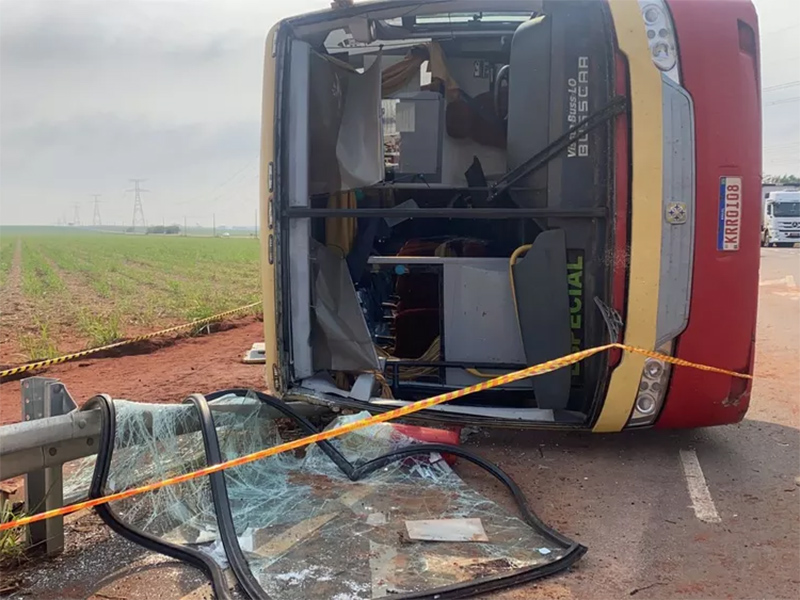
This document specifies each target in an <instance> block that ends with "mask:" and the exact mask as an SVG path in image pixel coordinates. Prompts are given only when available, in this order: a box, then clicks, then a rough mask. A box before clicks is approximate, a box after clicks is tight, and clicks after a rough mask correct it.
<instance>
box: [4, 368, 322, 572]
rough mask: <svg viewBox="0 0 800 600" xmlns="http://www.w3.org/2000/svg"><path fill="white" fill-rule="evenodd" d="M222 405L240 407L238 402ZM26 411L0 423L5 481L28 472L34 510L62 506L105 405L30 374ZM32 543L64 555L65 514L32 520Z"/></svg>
mask: <svg viewBox="0 0 800 600" xmlns="http://www.w3.org/2000/svg"><path fill="white" fill-rule="evenodd" d="M290 404H291V405H292V406H293V408H294V409H295V410H296V411H297V412H299V413H300V414H303V415H304V416H312V415H314V414H319V412H321V411H324V410H326V409H325V408H324V407H322V406H317V405H311V404H306V403H303V402H292V403H290ZM174 406H176V405H174V404H173V405H170V404H166V405H164V407H163V408H164V409H165V410H169V409H170V408H171V407H174ZM218 410H220V411H224V410H231V411H235V410H237V407H235V406H231V407H230V408H228V407H219V409H218ZM261 411H262V413H263V414H262V416H264V417H267V418H273V419H274V418H278V417H282V416H283V415H282V413H280V412H278V411H277V410H275V409H273V408H271V407H269V406H266V405H265V406H263V407H262V408H261ZM22 416H23V419H24V420H23V421H22V422H20V423H13V424H11V425H3V426H0V481H2V480H5V479H11V478H12V477H18V476H20V475H25V512H26V514H28V515H33V514H37V513H41V512H45V511H48V510H51V509H55V508H61V507H62V506H63V505H64V491H63V490H64V487H63V466H64V464H65V463H68V462H70V461H73V460H77V459H80V458H85V457H87V456H91V455H93V454H96V453H97V449H98V447H99V445H100V444H99V441H100V434H101V429H102V426H103V424H102V416H101V414H100V410H99V409H98V410H87V411H81V410H78V406H77V404H76V403H75V401H74V400H73V399H72V396H70V394H69V392H68V391H67V388H66V386H65V385H64V384H63V383H61V382H60V381H58V380H57V379H51V378H48V377H29V378H27V379H24V380H23V381H22ZM188 421H191V420H188ZM196 430H197V428H194V429H192V430H189V429H187V430H186V431H183V432H178V434H179V435H180V434H181V433H191V432H192V431H196ZM72 500H74V499H72ZM28 543H29V545H31V546H33V545H37V546H42V547H44V549H45V551H46V553H47V554H48V555H50V556H54V555H57V554H59V553H60V552H61V551H62V550H63V549H64V520H63V517H56V518H52V519H48V520H46V521H42V522H39V523H32V524H30V525H29V526H28Z"/></svg>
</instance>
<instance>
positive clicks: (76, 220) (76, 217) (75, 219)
mask: <svg viewBox="0 0 800 600" xmlns="http://www.w3.org/2000/svg"><path fill="white" fill-rule="evenodd" d="M72 206H73V209H74V210H73V212H72V224H73V225H74V226H75V227H80V225H81V215H80V206H81V205H80V204H78V203H77V202H76V203H75V204H73V205H72Z"/></svg>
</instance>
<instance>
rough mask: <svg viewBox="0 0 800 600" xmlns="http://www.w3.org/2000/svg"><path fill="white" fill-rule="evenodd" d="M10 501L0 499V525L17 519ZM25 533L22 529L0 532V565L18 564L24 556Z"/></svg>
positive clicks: (17, 516) (3, 498)
mask: <svg viewBox="0 0 800 600" xmlns="http://www.w3.org/2000/svg"><path fill="white" fill-rule="evenodd" d="M19 517H20V515H18V514H15V513H14V508H13V503H12V502H11V500H9V499H7V498H5V497H0V523H7V522H8V521H13V520H14V519H17V518H19ZM25 549H26V548H25V531H24V529H23V528H22V527H16V528H14V529H8V530H6V531H3V532H0V564H2V563H10V564H13V563H19V562H20V561H21V560H22V559H23V558H24V556H25Z"/></svg>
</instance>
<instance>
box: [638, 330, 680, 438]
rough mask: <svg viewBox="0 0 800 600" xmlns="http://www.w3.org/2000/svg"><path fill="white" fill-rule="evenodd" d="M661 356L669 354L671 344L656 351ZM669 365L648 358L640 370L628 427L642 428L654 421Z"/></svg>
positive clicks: (664, 388) (660, 403)
mask: <svg viewBox="0 0 800 600" xmlns="http://www.w3.org/2000/svg"><path fill="white" fill-rule="evenodd" d="M658 351H659V352H660V353H661V354H671V353H672V344H671V343H669V344H665V345H664V346H662V347H661V348H659V349H658ZM669 374H670V364H669V363H667V362H664V361H663V360H658V359H656V358H648V359H647V360H646V361H645V363H644V368H643V369H642V378H641V380H640V381H639V392H638V393H637V394H636V402H635V403H634V405H633V412H632V413H631V417H630V419H628V427H643V426H645V425H652V423H653V422H654V421H655V420H656V417H657V416H658V413H659V411H660V410H661V405H662V404H663V403H664V397H665V396H666V394H667V385H668V384H669Z"/></svg>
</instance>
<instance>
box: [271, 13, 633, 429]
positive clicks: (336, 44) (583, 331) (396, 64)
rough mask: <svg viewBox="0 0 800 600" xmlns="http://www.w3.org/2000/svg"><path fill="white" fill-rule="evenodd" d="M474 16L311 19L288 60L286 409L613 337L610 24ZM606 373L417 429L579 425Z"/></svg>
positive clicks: (391, 393) (557, 382)
mask: <svg viewBox="0 0 800 600" xmlns="http://www.w3.org/2000/svg"><path fill="white" fill-rule="evenodd" d="M460 4H463V5H464V6H463V7H460ZM477 4H478V3H476V2H470V1H467V2H462V3H458V2H448V3H447V6H448V10H447V11H446V14H443V12H444V11H441V9H438V10H437V5H436V3H433V4H431V5H423V6H422V7H420V6H419V5H418V4H414V5H413V7H412V8H409V7H408V6H405V4H404V3H402V2H393V3H383V4H378V5H375V6H376V8H375V9H373V10H372V11H371V12H370V13H369V14H368V15H367V16H364V15H363V14H359V15H356V16H353V17H351V18H347V15H346V14H345V15H342V14H341V13H336V12H332V13H331V12H329V13H327V14H325V15H322V14H321V15H318V16H317V17H316V18H309V17H306V18H305V19H304V20H303V21H302V22H299V23H294V24H293V27H292V34H290V35H287V36H285V37H284V38H283V43H281V44H280V46H279V47H278V48H277V49H276V52H277V53H278V56H279V62H278V65H279V76H278V80H279V81H281V84H280V86H279V92H278V98H277V106H278V112H277V114H278V115H280V117H279V118H278V122H277V123H276V128H277V134H276V140H277V144H276V146H277V148H278V155H277V157H276V159H277V160H276V163H277V166H276V169H275V172H276V174H277V177H276V180H275V181H274V186H275V191H276V194H275V203H276V204H277V206H275V207H274V208H273V210H275V211H276V212H277V219H276V230H277V234H276V246H275V253H276V254H277V256H276V257H270V258H271V259H272V258H274V259H275V262H276V265H277V269H278V273H279V298H278V300H279V304H280V310H279V315H280V323H279V334H280V336H281V347H280V351H281V352H282V353H283V354H282V361H281V362H282V365H283V368H282V370H281V373H280V374H279V376H280V377H281V378H282V379H283V382H284V384H285V387H286V389H288V390H289V392H290V394H291V395H300V396H304V397H306V398H307V397H317V398H319V399H323V400H325V401H328V402H336V403H338V404H344V405H347V406H351V407H353V408H358V407H360V408H365V407H366V408H369V409H370V410H385V409H389V408H392V407H396V406H401V405H403V404H405V403H408V402H411V401H415V400H418V399H421V398H425V397H429V396H432V395H435V394H439V393H442V392H445V391H449V390H453V389H460V388H463V387H465V386H469V385H472V384H475V383H479V382H482V381H486V380H487V379H489V378H492V377H495V376H498V375H501V374H503V373H508V372H511V371H515V370H519V369H522V368H525V367H527V366H530V365H534V364H538V363H541V362H543V361H546V360H550V359H553V358H557V357H561V356H564V355H567V354H570V353H571V352H574V351H577V350H579V349H584V348H589V347H593V346H597V345H600V344H604V343H608V342H609V341H616V340H617V339H618V337H619V333H620V328H621V319H620V314H621V313H623V306H622V305H621V302H622V299H621V295H620V294H618V293H617V294H614V293H613V292H614V280H615V276H616V277H617V278H618V277H619V276H620V275H621V276H622V277H623V278H624V272H625V269H626V265H627V252H626V251H625V245H624V239H623V240H621V241H622V242H623V243H622V245H620V244H619V243H618V242H619V241H620V240H618V239H617V236H616V234H615V232H616V230H617V228H618V225H619V223H618V221H617V219H616V218H615V214H616V213H617V209H618V208H619V210H620V212H622V213H623V215H624V212H625V210H626V204H623V205H622V206H621V207H618V206H617V201H616V190H615V182H616V181H617V179H616V177H615V164H614V163H615V161H614V157H615V152H616V151H618V148H616V145H618V144H624V143H626V141H627V140H626V139H625V136H624V135H623V136H619V135H618V133H619V129H618V128H617V127H616V126H617V125H618V122H617V121H616V119H618V118H620V117H618V115H620V114H621V113H624V112H625V99H624V95H625V88H624V83H623V81H622V78H624V63H623V62H622V61H621V60H618V59H617V55H616V53H615V43H614V40H615V36H614V33H613V27H612V25H611V19H610V16H609V15H608V14H607V6H606V5H605V4H604V3H599V2H567V3H564V2H544V3H540V2H513V1H512V2H508V3H505V4H509V6H511V7H512V8H515V10H500V8H501V5H504V4H503V3H488V2H487V3H485V7H484V8H486V9H487V10H486V11H480V10H476V6H477ZM492 11H494V12H492ZM617 71H623V72H617ZM622 118H624V117H622ZM580 124H583V129H579V130H577V131H576V130H575V127H576V126H578V125H580ZM620 137H622V139H621V140H618V138H620ZM619 168H621V169H623V170H624V172H625V173H624V174H625V177H627V169H628V167H627V165H626V164H623V165H620V167H619ZM270 181H271V185H273V183H272V182H273V180H272V179H271V180H270ZM620 218H622V219H623V223H624V216H621V217H620ZM620 235H621V236H623V237H624V235H625V231H624V229H623V230H622V231H621V232H620ZM611 358H612V359H613V357H611ZM608 371H609V356H607V355H598V356H595V357H593V358H591V359H589V360H587V361H585V362H583V363H580V364H577V365H574V366H573V367H572V368H565V369H560V370H558V371H555V372H552V373H548V374H546V375H542V376H539V377H536V378H534V379H530V380H525V381H520V382H517V383H514V384H510V385H506V386H503V387H500V388H496V389H493V390H488V391H484V392H480V393H475V394H472V395H470V396H468V397H466V398H463V399H461V400H456V401H454V402H452V403H448V404H446V405H443V406H440V407H437V408H436V409H434V410H436V411H437V413H436V414H431V413H430V412H429V413H427V414H426V416H427V417H436V416H438V417H440V418H442V419H446V420H451V419H457V420H458V421H460V422H475V423H485V422H487V421H491V422H498V421H500V422H503V421H508V422H513V423H515V424H519V423H524V422H531V423H537V424H539V425H541V424H543V423H553V424H566V425H573V426H581V425H587V424H589V423H590V422H591V420H592V419H593V418H594V416H596V411H597V410H598V408H599V407H600V405H602V401H603V398H604V396H605V392H606V386H607V379H608Z"/></svg>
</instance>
